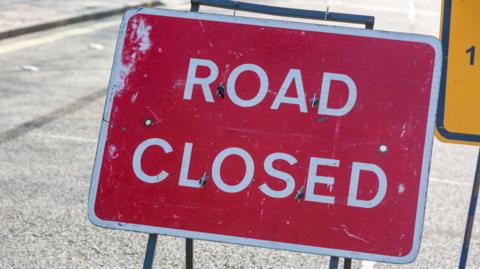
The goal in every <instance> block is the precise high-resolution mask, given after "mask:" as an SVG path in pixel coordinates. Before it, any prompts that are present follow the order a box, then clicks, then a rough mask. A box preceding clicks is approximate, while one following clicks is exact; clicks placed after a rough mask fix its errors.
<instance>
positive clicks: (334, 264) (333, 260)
mask: <svg viewBox="0 0 480 269" xmlns="http://www.w3.org/2000/svg"><path fill="white" fill-rule="evenodd" d="M328 269H338V257H333V256H332V257H330V265H329V266H328Z"/></svg>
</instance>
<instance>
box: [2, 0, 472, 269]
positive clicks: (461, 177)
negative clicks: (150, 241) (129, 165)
mask: <svg viewBox="0 0 480 269" xmlns="http://www.w3.org/2000/svg"><path fill="white" fill-rule="evenodd" d="M147 2H148V1H147ZM250 2H261V3H268V4H270V5H278V6H288V7H297V8H309V9H316V10H325V9H326V8H327V7H329V10H330V11H331V12H347V13H357V14H365V15H374V16H375V17H376V24H375V29H380V30H388V31H402V32H412V33H421V34H428V35H433V36H437V35H438V31H439V21H440V6H441V0H405V1H394V0H363V1H361V0H348V1H347V0H345V1H342V0H332V1H326V0H315V1H314V0H303V1H301V0H296V1H293V0H283V1H280V0H272V1H250ZM140 3H145V1H122V0H115V1H80V0H78V1H74V0H71V1H53V0H37V1H27V0H3V1H1V2H0V32H5V31H9V30H12V29H16V28H19V27H26V26H29V25H35V24H39V23H45V22H48V21H54V20H61V19H65V18H68V17H72V16H78V15H79V14H88V13H89V12H90V13H92V12H98V11H102V10H111V9H115V8H120V7H123V6H125V5H127V4H128V5H135V4H140ZM162 3H163V5H162V6H161V8H168V9H180V10H188V9H189V2H187V1H173V0H165V1H162ZM201 11H203V12H216V13H224V14H232V11H225V10H223V11H222V10H216V9H210V8H201ZM236 15H237V16H245V15H247V14H246V13H243V12H237V14H236ZM120 19H121V17H120V16H112V17H109V18H106V19H102V20H93V21H86V22H83V23H77V24H73V25H69V26H65V27H59V28H55V29H51V30H46V31H41V32H36V33H32V34H28V35H21V36H18V37H15V38H8V39H3V40H1V41H0V268H99V267H104V268H140V267H141V265H142V262H143V255H144V251H145V246H146V240H147V235H145V234H140V233H133V232H125V231H114V230H107V229H102V228H98V227H95V226H93V225H92V224H90V223H89V221H88V219H87V209H86V207H87V197H88V191H89V186H90V176H91V171H92V165H93V161H94V155H95V149H96V143H97V137H98V133H99V126H100V120H101V115H102V111H103V104H104V97H105V93H106V88H107V84H108V78H109V75H110V68H111V64H112V58H113V53H114V46H115V42H116V39H117V31H118V26H119V23H120ZM317 23H321V22H317ZM477 150H478V149H477V148H475V147H470V146H461V145H449V144H443V143H440V142H439V141H437V140H436V141H435V143H434V149H433V160H432V167H431V177H430V181H429V190H428V200H427V209H426V217H425V227H424V232H423V239H422V244H421V250H420V254H419V256H418V258H417V260H416V261H415V263H413V264H409V265H403V266H398V265H388V264H383V263H373V262H366V261H354V263H353V268H362V269H371V268H455V267H456V266H457V264H458V259H459V255H460V248H461V240H462V238H463V231H464V225H465V220H466V214H467V207H468V202H469V197H470V191H471V186H472V181H473V174H474V165H475V158H476V153H477ZM399 165H401V164H399ZM479 221H480V219H479V218H478V217H477V219H476V225H475V227H474V231H473V239H472V242H471V249H470V257H469V260H468V266H469V268H480V228H479V227H480V226H479V225H478V224H479V223H478V222H479ZM327 265H328V257H322V256H317V255H309V254H300V253H293V252H286V251H276V250H268V249H260V248H253V247H244V246H236V245H228V244H221V243H212V242H203V241H195V267H196V268H305V269H310V268H311V269H313V268H327ZM155 266H156V267H157V268H181V267H182V266H184V240H183V239H179V238H173V237H166V236H160V237H159V244H158V246H157V254H156V263H155Z"/></svg>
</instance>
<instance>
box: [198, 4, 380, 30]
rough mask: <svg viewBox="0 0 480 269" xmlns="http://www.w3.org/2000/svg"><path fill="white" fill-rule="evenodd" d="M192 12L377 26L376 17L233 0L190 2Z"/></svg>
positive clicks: (366, 26) (367, 26)
mask: <svg viewBox="0 0 480 269" xmlns="http://www.w3.org/2000/svg"><path fill="white" fill-rule="evenodd" d="M190 3H191V8H190V11H194V12H198V11H199V8H200V5H204V6H210V7H216V8H225V9H233V10H234V11H237V10H240V11H247V12H253V13H261V14H268V15H275V16H283V17H292V18H303V19H313V20H325V21H332V22H341V23H352V24H363V25H365V28H366V29H373V26H374V24H375V17H374V16H365V15H357V14H347V13H337V12H330V11H328V10H327V11H317V10H308V9H296V8H286V7H276V6H267V5H261V4H254V3H245V2H239V1H232V0H190Z"/></svg>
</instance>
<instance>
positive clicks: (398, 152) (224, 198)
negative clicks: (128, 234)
mask: <svg viewBox="0 0 480 269" xmlns="http://www.w3.org/2000/svg"><path fill="white" fill-rule="evenodd" d="M441 58H442V52H441V46H440V42H439V41H438V40H437V39H435V38H432V37H427V36H420V35H411V34H401V33H387V32H380V31H373V30H362V29H353V28H343V27H332V26H320V25H313V24H304V23H294V22H282V21H273V20H260V19H252V18H241V17H231V16H220V15H208V14H198V13H189V12H177V11H166V10H157V9H142V10H137V11H130V12H127V13H126V15H125V17H124V19H123V22H122V24H121V28H120V36H119V41H118V45H117V50H116V54H115V59H114V64H113V70H112V76H111V80H110V86H109V90H108V95H107V100H106V106H105V112H104V116H103V120H102V125H101V133H100V140H99V144H98V151H97V156H96V161H95V167H94V171H93V177H92V186H91V190H90V198H89V209H88V210H89V218H90V220H91V221H92V222H93V223H94V224H96V225H99V226H102V227H108V228H115V229H124V230H131V231H141V232H147V233H159V234H166V235H173V236H180V237H188V238H195V239H204V240H214V241H222V242H228V243H237V244H242V245H250V246H260V247H266V248H273V249H284V250H292V251H299V252H308V253H317V254H324V255H331V256H343V257H351V258H356V259H368V260H375V261H383V262H392V263H407V262H411V261H413V260H414V259H415V257H416V256H417V253H418V250H419V245H420V237H421V233H422V226H423V218H424V208H425V199H426V192H427V179H428V172H429V165H430V157H431V150H432V142H433V133H434V118H435V112H436V107H437V97H438V96H437V95H438V88H439V82H440V71H441Z"/></svg>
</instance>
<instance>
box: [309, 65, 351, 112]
mask: <svg viewBox="0 0 480 269" xmlns="http://www.w3.org/2000/svg"><path fill="white" fill-rule="evenodd" d="M332 80H337V81H342V82H344V83H345V84H346V85H347V87H348V99H347V102H346V103H345V105H344V106H343V107H341V108H329V107H328V97H329V95H330V82H331V81H332ZM356 100H357V86H355V82H353V80H352V79H351V78H350V77H349V76H347V75H343V74H335V73H324V74H323V80H322V89H321V93H320V103H319V105H318V114H322V115H331V116H343V115H345V114H347V113H348V112H350V110H352V108H353V106H354V105H355V101H356Z"/></svg>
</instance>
